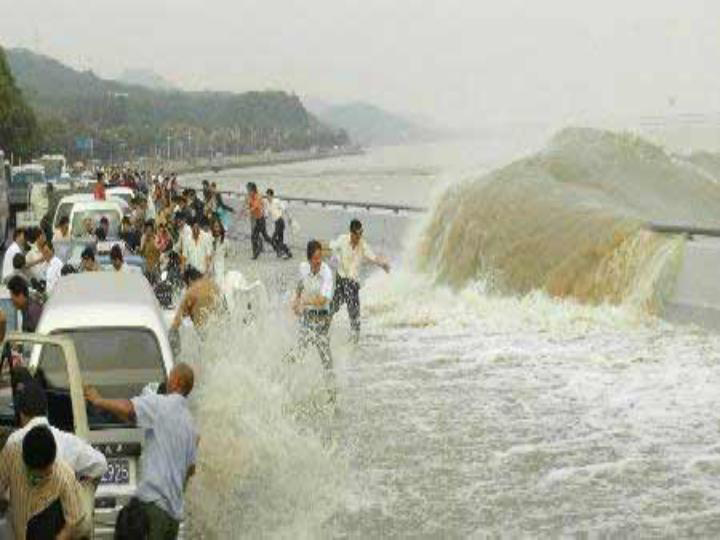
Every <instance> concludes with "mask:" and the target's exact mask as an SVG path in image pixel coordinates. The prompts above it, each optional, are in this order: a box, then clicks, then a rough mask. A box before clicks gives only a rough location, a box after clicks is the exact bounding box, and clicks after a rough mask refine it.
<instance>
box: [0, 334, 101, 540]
mask: <svg viewBox="0 0 720 540" xmlns="http://www.w3.org/2000/svg"><path fill="white" fill-rule="evenodd" d="M3 345H4V348H5V350H7V351H12V355H11V358H12V360H11V361H10V363H11V364H15V365H18V364H19V363H23V364H24V365H27V366H29V367H28V369H29V371H30V373H31V374H32V375H34V376H35V377H36V378H38V379H40V380H41V382H42V383H43V385H44V386H45V387H46V392H47V394H48V419H49V421H50V423H51V424H52V425H54V426H55V427H58V428H59V429H64V430H66V431H72V432H73V433H75V435H77V436H78V437H80V438H82V439H84V440H86V441H87V440H88V438H89V435H90V429H89V426H88V419H87V409H86V403H85V396H84V394H83V382H82V377H81V374H80V366H79V363H78V358H77V353H76V351H75V345H74V344H73V342H72V340H71V339H69V338H67V337H61V336H43V335H40V334H26V333H21V332H9V333H8V334H7V336H6V339H5V342H4V344H3ZM34 353H36V354H34ZM31 357H34V358H37V361H36V362H35V363H32V362H31V361H30V359H31ZM3 380H4V381H9V376H7V375H5V374H3V373H0V382H2V381H3ZM0 386H2V385H1V384H0ZM82 499H83V506H84V508H85V514H86V521H85V523H84V528H85V537H88V538H92V530H93V522H92V520H93V508H94V499H95V487H94V486H91V485H83V493H82ZM2 522H3V519H2V518H0V538H3V536H2V535H3V526H4V524H3V523H2Z"/></svg>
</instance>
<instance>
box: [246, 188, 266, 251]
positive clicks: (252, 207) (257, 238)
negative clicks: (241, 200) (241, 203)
mask: <svg viewBox="0 0 720 540" xmlns="http://www.w3.org/2000/svg"><path fill="white" fill-rule="evenodd" d="M247 207H248V212H249V213H250V225H251V231H252V232H251V233H250V243H251V244H252V258H253V259H257V258H258V257H259V256H260V253H262V250H263V238H264V239H265V241H266V242H267V243H269V244H270V245H272V238H270V235H269V234H268V232H267V227H266V225H265V206H264V203H263V199H262V197H261V196H260V194H259V193H258V189H257V185H255V183H254V182H248V184H247Z"/></svg>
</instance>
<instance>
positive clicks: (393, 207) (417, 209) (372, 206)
mask: <svg viewBox="0 0 720 540" xmlns="http://www.w3.org/2000/svg"><path fill="white" fill-rule="evenodd" d="M219 193H221V194H222V195H228V196H230V197H232V198H242V197H244V196H245V193H244V192H239V191H220V192H219ZM276 196H277V197H278V198H279V199H282V200H283V201H285V202H287V203H292V204H304V205H306V206H310V205H317V206H321V207H323V208H327V207H337V208H343V209H348V208H361V209H364V210H368V211H371V210H389V211H391V212H395V213H396V214H399V213H400V212H410V213H422V212H427V210H428V209H427V208H424V207H422V206H410V205H404V204H385V203H370V202H362V201H344V200H338V199H316V198H312V197H285V196H283V195H282V194H277V195H276Z"/></svg>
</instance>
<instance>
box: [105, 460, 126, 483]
mask: <svg viewBox="0 0 720 540" xmlns="http://www.w3.org/2000/svg"><path fill="white" fill-rule="evenodd" d="M107 464H108V468H107V471H105V474H104V475H103V477H102V478H101V479H100V483H101V484H129V483H130V460H129V459H108V460H107Z"/></svg>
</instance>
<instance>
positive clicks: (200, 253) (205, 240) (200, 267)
mask: <svg viewBox="0 0 720 540" xmlns="http://www.w3.org/2000/svg"><path fill="white" fill-rule="evenodd" d="M212 254H213V246H212V236H210V235H209V234H208V233H207V232H205V231H203V230H201V229H200V222H199V220H194V221H193V222H192V233H191V235H190V238H187V239H185V240H184V241H183V251H182V258H183V268H187V267H188V266H192V267H193V268H195V269H196V270H197V271H198V272H200V273H201V274H203V275H205V274H207V272H208V270H209V269H210V262H211V260H212Z"/></svg>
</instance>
